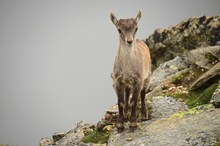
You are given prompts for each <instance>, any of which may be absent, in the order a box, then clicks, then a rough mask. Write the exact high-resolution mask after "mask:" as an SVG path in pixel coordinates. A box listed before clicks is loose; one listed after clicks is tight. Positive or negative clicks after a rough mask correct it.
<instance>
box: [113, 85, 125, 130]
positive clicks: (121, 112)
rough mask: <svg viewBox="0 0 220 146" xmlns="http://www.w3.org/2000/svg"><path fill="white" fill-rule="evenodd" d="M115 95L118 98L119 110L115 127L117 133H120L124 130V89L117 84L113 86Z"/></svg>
mask: <svg viewBox="0 0 220 146" xmlns="http://www.w3.org/2000/svg"><path fill="white" fill-rule="evenodd" d="M115 90H116V94H117V96H118V109H119V115H118V122H117V124H116V127H117V129H118V132H119V133H121V132H123V130H124V105H125V102H124V96H125V95H124V93H125V87H124V86H123V85H122V84H118V85H116V86H115Z"/></svg>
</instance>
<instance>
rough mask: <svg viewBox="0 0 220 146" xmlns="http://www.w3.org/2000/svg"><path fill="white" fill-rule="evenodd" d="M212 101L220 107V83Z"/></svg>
mask: <svg viewBox="0 0 220 146" xmlns="http://www.w3.org/2000/svg"><path fill="white" fill-rule="evenodd" d="M211 103H212V104H213V105H214V106H215V107H216V108H220V83H219V85H218V88H217V89H216V90H215V92H214V93H213V95H212V98H211Z"/></svg>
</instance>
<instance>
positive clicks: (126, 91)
mask: <svg viewBox="0 0 220 146" xmlns="http://www.w3.org/2000/svg"><path fill="white" fill-rule="evenodd" d="M129 97H130V89H129V88H126V89H125V107H124V116H125V121H128V110H129Z"/></svg>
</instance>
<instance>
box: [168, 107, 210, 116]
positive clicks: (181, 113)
mask: <svg viewBox="0 0 220 146" xmlns="http://www.w3.org/2000/svg"><path fill="white" fill-rule="evenodd" d="M212 107H213V106H212V104H205V105H204V106H203V107H202V108H198V107H194V108H191V109H189V110H188V111H180V112H177V113H175V114H173V115H171V116H170V118H182V117H184V116H187V115H192V114H199V113H201V112H203V111H206V110H209V109H212Z"/></svg>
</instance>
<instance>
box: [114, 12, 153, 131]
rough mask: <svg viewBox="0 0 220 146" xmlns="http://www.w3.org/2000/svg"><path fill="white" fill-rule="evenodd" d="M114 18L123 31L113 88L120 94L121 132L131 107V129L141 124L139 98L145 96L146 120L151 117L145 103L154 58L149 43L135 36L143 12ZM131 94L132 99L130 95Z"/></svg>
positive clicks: (120, 30)
mask: <svg viewBox="0 0 220 146" xmlns="http://www.w3.org/2000/svg"><path fill="white" fill-rule="evenodd" d="M110 18H111V20H112V22H113V24H115V26H116V28H117V29H118V32H119V48H118V53H117V55H116V57H115V62H114V66H113V73H112V79H113V87H114V89H115V92H116V94H117V97H118V108H119V116H118V122H117V125H116V126H117V129H118V132H122V131H123V130H124V122H125V121H126V120H127V119H129V117H128V115H127V114H128V109H129V103H130V106H131V116H130V131H131V132H134V131H135V129H136V127H137V115H136V111H137V98H138V97H139V96H140V97H141V114H142V120H147V119H148V112H147V109H146V105H145V94H146V92H147V90H148V84H149V80H150V76H151V58H150V51H149V48H148V47H147V45H146V44H145V43H144V42H142V41H140V40H136V39H135V34H136V32H137V29H138V27H137V24H138V21H139V19H140V18H141V11H139V12H138V14H137V16H136V17H135V18H130V19H120V20H117V18H116V17H115V15H114V14H113V13H111V14H110ZM130 95H131V99H130V100H129V97H130Z"/></svg>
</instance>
